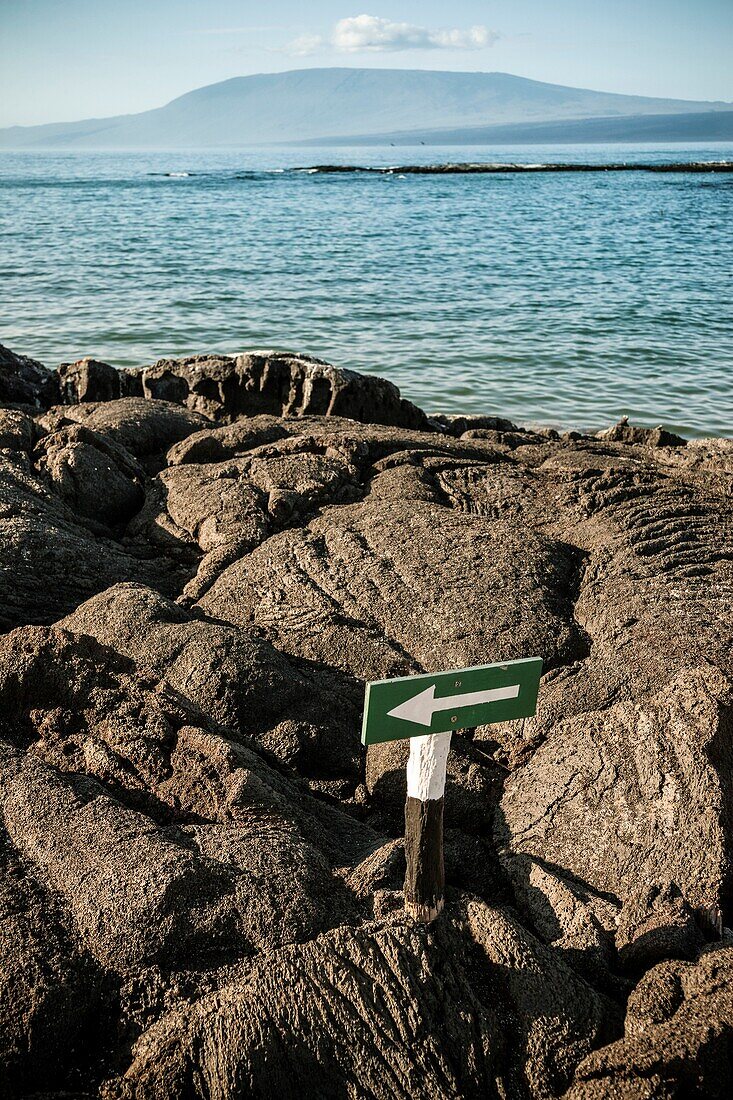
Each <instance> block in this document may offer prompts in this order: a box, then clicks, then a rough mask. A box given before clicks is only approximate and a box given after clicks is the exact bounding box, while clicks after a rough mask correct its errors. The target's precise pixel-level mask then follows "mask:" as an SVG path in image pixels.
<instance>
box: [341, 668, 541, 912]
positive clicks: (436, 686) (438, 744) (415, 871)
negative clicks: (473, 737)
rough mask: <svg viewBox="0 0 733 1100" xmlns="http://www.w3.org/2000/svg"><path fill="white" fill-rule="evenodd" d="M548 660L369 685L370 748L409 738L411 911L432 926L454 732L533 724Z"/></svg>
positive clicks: (438, 904) (438, 899)
mask: <svg viewBox="0 0 733 1100" xmlns="http://www.w3.org/2000/svg"><path fill="white" fill-rule="evenodd" d="M541 674H542V658H541V657H527V658H525V659H524V660H521V661H507V662H506V663H505V664H494V665H476V666H474V667H473V668H461V669H454V670H453V671H451V672H439V673H436V674H434V675H425V676H403V677H400V678H399V679H395V680H375V681H374V682H372V683H370V684H367V689H366V698H365V702H364V722H363V726H362V733H361V740H362V744H364V745H374V744H378V743H380V742H384V741H397V740H401V739H402V738H404V737H409V738H410V756H409V759H408V762H407V802H406V804H405V856H406V858H407V874H406V876H405V909H406V911H407V912H408V913H409V914H410V915H411V916H412V917H414V918H415V919H416V920H421V921H431V920H433V919H434V918H435V917H437V915H438V914H439V913H440V911H441V909H442V908H443V889H444V882H445V872H444V868H443V796H444V793H445V773H446V764H447V761H448V751H449V749H450V735H451V732H452V731H453V730H460V729H466V728H469V727H472V726H485V725H489V724H491V723H493V722H509V721H511V719H512V718H529V717H530V716H531V715H533V714H534V713H535V710H536V708H537V692H538V690H539V683H540V676H541Z"/></svg>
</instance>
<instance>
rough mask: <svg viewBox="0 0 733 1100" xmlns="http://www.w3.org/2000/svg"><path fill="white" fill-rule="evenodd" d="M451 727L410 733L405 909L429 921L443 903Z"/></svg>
mask: <svg viewBox="0 0 733 1100" xmlns="http://www.w3.org/2000/svg"><path fill="white" fill-rule="evenodd" d="M450 737H451V735H450V732H448V733H433V734H426V735H425V736H423V737H412V738H411V739H410V756H409V759H408V761H407V802H406V803H405V856H406V859H407V874H406V875H405V888H404V894H405V912H406V913H407V914H408V916H411V917H413V918H414V919H415V920H419V921H423V922H425V923H426V924H427V923H429V922H430V921H432V920H435V918H436V917H437V916H438V914H439V913H440V912H441V910H442V908H443V890H444V886H445V869H444V865H443V800H444V794H445V772H446V764H447V761H448V751H449V749H450Z"/></svg>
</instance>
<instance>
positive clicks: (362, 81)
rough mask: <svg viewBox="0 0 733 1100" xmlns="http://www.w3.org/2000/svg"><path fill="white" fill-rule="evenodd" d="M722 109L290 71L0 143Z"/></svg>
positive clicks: (267, 137)
mask: <svg viewBox="0 0 733 1100" xmlns="http://www.w3.org/2000/svg"><path fill="white" fill-rule="evenodd" d="M731 109H733V104H732V103H724V102H722V101H707V102H698V101H694V100H679V99H664V98H660V97H646V96H631V95H621V94H618V93H614V92H598V91H594V90H592V89H586V88H573V87H570V86H567V85H561V84H548V83H546V82H543V81H537V80H531V79H529V78H527V77H519V76H514V75H512V74H511V73H501V72H493V73H483V72H468V73H467V72H451V71H444V70H424V69H357V68H322V69H316V68H314V69H293V70H289V71H287V72H284V73H258V74H255V75H252V76H243V77H230V78H229V79H227V80H224V81H220V82H218V83H215V84H209V85H206V86H204V87H202V88H195V89H193V90H191V91H190V92H185V93H184V94H183V95H181V96H177V97H176V98H175V99H173V100H171V101H170V102H169V103H167V104H165V105H164V106H162V107H156V108H153V109H151V110H149V111H143V112H141V113H138V114H124V115H115V116H112V117H110V118H90V119H81V120H78V121H74V122H58V123H47V124H45V125H42V126H31V127H19V126H14V127H8V128H6V129H3V130H0V148H6V149H10V148H15V149H21V148H34V147H38V148H42V147H55V148H59V147H60V148H74V147H77V148H79V147H81V148H104V147H113V148H149V147H159V148H160V147H166V148H193V147H196V148H205V147H210V146H226V145H234V146H236V145H247V144H272V143H280V144H282V143H290V142H303V141H309V142H319V141H320V142H323V143H324V144H328V143H329V142H330V141H336V142H338V143H342V142H343V140H344V139H346V138H354V139H358V140H362V139H365V138H368V137H370V136H372V137H375V136H379V135H385V134H388V133H401V134H410V133H414V132H417V131H420V132H422V133H426V132H431V131H440V130H455V129H476V128H480V127H484V128H487V129H488V128H491V127H500V126H504V127H507V126H517V127H521V126H524V125H529V124H548V123H553V124H557V125H562V124H563V123H564V122H568V123H571V122H581V121H583V120H588V119H601V118H606V119H614V118H632V117H649V116H654V115H667V116H670V117H672V116H679V117H680V118H681V117H683V116H686V115H693V114H694V115H698V116H707V115H708V114H713V113H715V114H717V113H719V112H722V111H730V110H731ZM685 140H694V137H693V138H690V137H686V138H685Z"/></svg>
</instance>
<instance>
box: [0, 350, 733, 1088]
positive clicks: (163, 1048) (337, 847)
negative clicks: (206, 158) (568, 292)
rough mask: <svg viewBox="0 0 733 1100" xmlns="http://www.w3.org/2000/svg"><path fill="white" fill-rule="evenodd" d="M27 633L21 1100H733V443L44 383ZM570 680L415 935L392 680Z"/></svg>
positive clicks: (332, 391)
mask: <svg viewBox="0 0 733 1100" xmlns="http://www.w3.org/2000/svg"><path fill="white" fill-rule="evenodd" d="M0 631H1V633H0V1074H2V1077H1V1080H2V1086H1V1090H2V1092H3V1095H4V1096H5V1095H7V1096H9V1097H18V1098H20V1097H30V1096H37V1097H39V1096H43V1097H46V1098H49V1097H58V1098H59V1100H60V1098H61V1097H67V1098H68V1097H74V1098H76V1100H82V1098H90V1097H96V1096H101V1097H103V1098H104V1100H167V1098H170V1097H181V1098H187V1100H188V1098H191V1100H193V1098H196V1100H233V1098H239V1097H250V1096H252V1097H262V1098H265V1097H268V1098H269V1097H272V1096H282V1097H283V1098H290V1097H293V1098H295V1097H298V1098H302V1097H306V1098H309V1097H314V1098H316V1097H317V1098H321V1097H327V1098H331V1097H332V1098H334V1100H337V1098H338V1100H341V1098H346V1097H349V1098H353V1100H362V1098H369V1097H374V1098H379V1100H391V1098H393V1097H397V1098H404V1100H415V1098H418V1100H422V1098H424V1100H434V1098H435V1097H496V1098H500V1097H505V1098H511V1100H514V1098H518V1100H535V1098H537V1100H540V1098H542V1100H544V1098H552V1097H562V1096H567V1097H569V1098H572V1100H586V1098H587V1100H611V1098H617V1097H622V1098H627V1097H628V1098H638V1100H642V1098H645V1100H646V1098H659V1100H662V1098H664V1100H668V1098H672V1097H675V1098H680V1100H681V1098H684V1097H694V1096H698V1097H721V1098H722V1097H727V1096H729V1095H731V1092H732V1091H733V995H732V994H731V986H732V985H733V935H732V934H731V933H730V932H728V931H727V930H726V928H725V925H726V923H730V921H731V916H732V915H733V690H732V686H733V443H731V442H729V441H725V440H703V441H695V442H692V443H687V444H685V441H684V440H681V439H678V438H676V437H674V436H671V435H669V434H668V433H664V432H660V431H646V430H644V429H639V428H633V427H631V426H629V425H627V424H625V423H621V424H619V425H616V426H615V427H614V428H613V429H611V430H609V431H608V432H606V433H601V434H600V435H599V436H597V437H584V436H579V435H578V434H577V433H573V434H571V435H566V436H560V435H559V434H558V433H556V432H538V431H529V430H525V429H522V428H519V427H516V426H515V425H513V424H511V423H509V422H507V421H505V420H501V419H499V418H495V417H491V416H486V417H481V418H466V417H461V418H450V417H446V416H437V415H435V416H427V415H426V414H425V413H423V412H422V411H421V410H419V409H416V408H415V407H414V406H412V405H410V404H409V402H406V401H404V400H403V399H402V398H401V397H400V395H399V393H398V391H397V390H396V389H395V388H394V387H393V386H391V385H390V384H389V383H387V382H385V381H383V380H380V379H377V378H373V377H367V376H361V375H358V374H354V373H353V372H346V371H339V370H338V369H336V368H334V367H331V366H329V365H328V364H324V363H321V362H319V361H317V360H313V359H310V358H308V357H305V356H295V355H285V354H275V353H267V352H256V353H251V354H249V355H242V356H237V357H234V358H229V357H224V356H196V357H193V358H190V359H185V360H179V361H173V360H164V361H161V362H160V363H157V364H155V365H154V366H152V367H148V368H143V369H140V370H135V371H128V372H120V373H117V372H115V371H114V370H112V368H111V367H109V366H108V365H106V364H104V363H99V362H96V361H94V360H90V359H86V360H81V361H80V362H78V363H73V364H64V365H63V366H62V367H61V368H59V370H58V371H49V370H47V369H46V368H45V367H43V366H42V365H41V364H40V363H36V362H34V361H32V360H29V359H26V358H23V357H21V356H16V355H14V354H13V353H12V352H10V351H9V350H8V349H4V348H3V349H0ZM533 654H540V655H541V656H542V657H543V658H544V659H545V673H544V676H543V682H542V688H541V696H540V707H539V711H538V714H537V717H536V718H534V719H531V720H527V721H526V722H511V723H506V724H504V725H501V726H492V727H484V728H479V729H477V730H475V731H466V732H465V733H464V734H456V735H454V742H453V750H452V752H451V755H450V759H449V769H448V782H447V786H446V801H445V824H446V843H445V863H446V879H447V904H446V909H445V911H444V913H443V915H442V916H441V917H440V919H439V920H438V921H436V922H435V923H434V924H433V925H431V926H430V927H427V928H426V927H422V926H420V925H417V924H413V923H411V922H410V921H409V920H407V919H406V918H405V916H404V914H403V912H402V898H401V893H400V891H401V884H402V878H403V876H404V855H403V851H402V844H401V839H400V838H401V830H402V823H403V805H404V797H405V788H404V765H405V757H406V746H405V745H404V744H403V743H393V744H388V745H380V746H373V747H371V748H370V750H369V752H368V754H364V752H363V750H362V749H361V746H360V742H359V725H360V711H361V705H362V699H363V687H364V681H365V680H367V679H373V678H381V677H386V676H394V675H407V674H410V673H416V672H421V671H433V670H439V669H444V668H447V667H458V666H461V665H464V664H475V663H484V662H488V661H494V660H503V659H509V658H515V657H521V656H529V655H533ZM721 916H722V924H723V931H722V933H721V932H720V925H721Z"/></svg>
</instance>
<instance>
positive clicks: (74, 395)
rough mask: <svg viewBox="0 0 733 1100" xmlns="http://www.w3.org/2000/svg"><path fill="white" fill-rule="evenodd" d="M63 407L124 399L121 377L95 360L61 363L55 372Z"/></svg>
mask: <svg viewBox="0 0 733 1100" xmlns="http://www.w3.org/2000/svg"><path fill="white" fill-rule="evenodd" d="M56 373H57V374H58V379H59V387H60V391H61V403H62V404H63V405H78V404H80V403H82V402H86V401H115V400H116V399H117V398H118V397H124V396H125V393H124V386H123V375H121V374H120V372H119V371H116V370H115V368H114V367H110V365H109V364H108V363H100V362H99V361H98V360H97V359H79V360H78V361H77V362H76V363H62V364H61V366H60V367H59V368H58V370H57V372H56Z"/></svg>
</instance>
